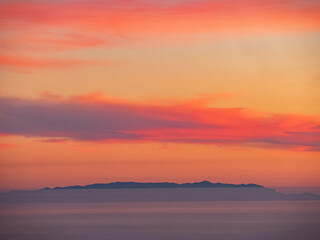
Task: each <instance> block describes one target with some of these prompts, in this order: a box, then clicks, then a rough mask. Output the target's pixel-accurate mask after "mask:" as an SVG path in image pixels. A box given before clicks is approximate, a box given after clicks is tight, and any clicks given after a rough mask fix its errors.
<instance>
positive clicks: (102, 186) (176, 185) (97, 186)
mask: <svg viewBox="0 0 320 240" xmlns="http://www.w3.org/2000/svg"><path fill="white" fill-rule="evenodd" d="M120 188H121V189H125V188H127V189H131V188H134V189H137V188H265V187H263V186H261V185H257V184H253V183H249V184H230V183H212V182H209V181H202V182H194V183H170V182H159V183H151V182H148V183H140V182H112V183H94V184H90V185H85V186H81V185H75V186H67V187H55V188H49V187H46V188H42V189H40V190H68V189H70V190H72V189H120Z"/></svg>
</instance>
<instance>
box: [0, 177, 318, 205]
mask: <svg viewBox="0 0 320 240" xmlns="http://www.w3.org/2000/svg"><path fill="white" fill-rule="evenodd" d="M279 200H320V196H318V195H315V194H312V193H299V194H284V193H281V192H277V191H275V190H274V189H270V188H266V187H264V186H261V185H257V184H254V183H250V184H230V183H212V182H209V181H202V182H194V183H169V182H159V183H140V182H112V183H94V184H90V185H85V186H81V185H76V186H66V187H54V188H49V187H46V188H42V189H39V190H35V191H12V192H9V193H3V194H0V203H1V202H2V203H12V202H16V203H18V202H20V203H24V202H32V203H36V202H39V203H40V202H46V203H49V202H55V203H56V202H70V203H76V202H90V203H94V202H165V201H198V202H200V201H279Z"/></svg>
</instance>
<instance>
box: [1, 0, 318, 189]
mask: <svg viewBox="0 0 320 240" xmlns="http://www.w3.org/2000/svg"><path fill="white" fill-rule="evenodd" d="M0 31H1V34H0V45H1V49H0V79H1V80H0V94H1V97H0V101H1V104H0V107H1V115H0V137H1V139H0V158H1V160H0V190H11V189H37V188H42V187H47V186H48V187H53V186H66V185H75V184H90V183H95V182H112V181H140V182H147V181H152V182H160V181H170V182H194V181H202V180H204V179H206V180H209V181H212V182H229V183H251V182H254V183H257V184H261V185H265V186H320V175H319V173H320V67H319V66H320V2H319V1H318V0H259V1H258V0H90V1H89V0H47V1H44V0H0Z"/></svg>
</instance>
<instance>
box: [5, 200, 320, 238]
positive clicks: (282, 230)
mask: <svg viewBox="0 0 320 240" xmlns="http://www.w3.org/2000/svg"><path fill="white" fill-rule="evenodd" d="M20 200H21V199H20ZM0 239H1V240H319V239H320V201H319V200H308V201H295V200H291V201H180V200H179V201H154V200H152V201H148V199H147V198H146V199H145V200H144V201H130V200H129V201H121V202H116V201H107V202H104V201H48V200H46V201H42V200H41V201H13V202H1V203H0Z"/></svg>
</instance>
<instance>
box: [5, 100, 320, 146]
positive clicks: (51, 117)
mask: <svg viewBox="0 0 320 240" xmlns="http://www.w3.org/2000/svg"><path fill="white" fill-rule="evenodd" d="M1 104H2V105H3V106H4V109H3V114H2V115H1V117H0V121H1V123H2V124H1V126H0V132H1V133H3V134H12V135H23V136H30V137H44V138H54V139H61V138H68V139H73V140H76V141H131V142H136V141H149V142H150V141H151V142H180V143H194V144H219V145H240V146H241V145H251V146H260V147H262V146H263V147H265V146H269V147H276V148H292V149H300V150H301V149H302V150H311V149H318V148H319V146H320V130H319V128H318V126H319V123H320V117H319V116H302V115H293V114H272V113H262V112H257V111H252V110H249V109H245V108H214V107H207V106H205V105H201V106H200V105H190V104H183V103H182V104H175V105H155V104H148V103H134V102H128V101H118V100H117V101H113V100H111V99H108V98H106V97H104V96H103V95H101V94H92V95H87V96H77V97H71V98H69V99H61V98H58V99H56V98H50V99H49V100H47V101H46V100H45V99H43V98H42V99H39V100H27V99H12V98H2V99H1ZM45 141H47V140H45ZM50 141H51V140H50Z"/></svg>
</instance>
